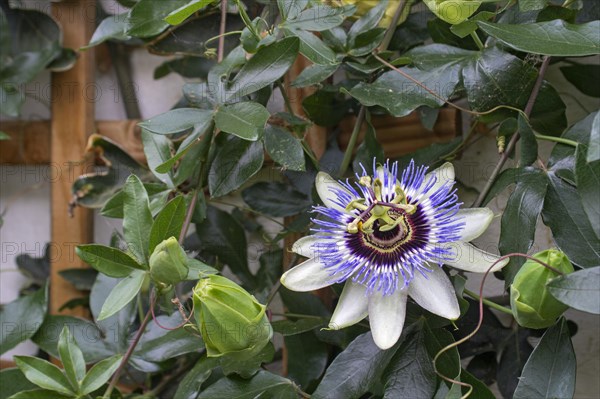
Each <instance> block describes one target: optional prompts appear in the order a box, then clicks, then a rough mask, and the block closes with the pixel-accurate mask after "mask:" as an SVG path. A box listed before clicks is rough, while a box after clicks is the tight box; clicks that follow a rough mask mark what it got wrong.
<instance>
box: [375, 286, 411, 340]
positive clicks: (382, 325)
mask: <svg viewBox="0 0 600 399" xmlns="http://www.w3.org/2000/svg"><path fill="white" fill-rule="evenodd" d="M406 298H407V290H396V292H394V293H393V294H391V295H385V296H384V295H382V294H381V293H380V292H379V291H376V292H374V293H373V294H372V295H371V296H370V297H369V324H370V325H371V333H372V334H373V340H374V341H375V344H376V345H377V346H378V347H379V348H380V349H389V348H391V347H392V346H394V344H395V343H396V342H398V338H400V334H402V327H404V318H405V316H406Z"/></svg>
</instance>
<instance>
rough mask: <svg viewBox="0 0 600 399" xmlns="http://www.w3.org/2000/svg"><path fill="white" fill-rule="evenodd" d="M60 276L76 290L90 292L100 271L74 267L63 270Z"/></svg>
mask: <svg viewBox="0 0 600 399" xmlns="http://www.w3.org/2000/svg"><path fill="white" fill-rule="evenodd" d="M58 274H60V276H61V277H62V278H64V279H65V280H67V281H68V282H69V283H71V284H72V285H73V286H74V287H75V288H76V289H78V290H80V291H89V290H91V289H92V285H94V281H95V280H96V276H98V271H96V270H94V269H90V268H87V267H86V268H80V267H74V268H71V269H64V270H61V271H59V272H58Z"/></svg>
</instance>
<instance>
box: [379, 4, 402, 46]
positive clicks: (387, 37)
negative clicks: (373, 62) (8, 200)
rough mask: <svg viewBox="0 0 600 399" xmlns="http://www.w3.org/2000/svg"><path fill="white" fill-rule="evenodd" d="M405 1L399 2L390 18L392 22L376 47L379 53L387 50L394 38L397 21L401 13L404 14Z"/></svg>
mask: <svg viewBox="0 0 600 399" xmlns="http://www.w3.org/2000/svg"><path fill="white" fill-rule="evenodd" d="M406 1H407V0H400V3H398V8H396V13H395V14H394V16H393V17H392V22H390V26H388V29H387V31H386V32H385V36H384V37H383V40H382V41H381V44H380V45H379V47H378V49H379V51H385V50H387V48H388V46H389V45H390V42H391V41H392V38H393V37H394V33H395V32H396V27H397V25H398V21H400V17H402V13H403V12H404V7H406Z"/></svg>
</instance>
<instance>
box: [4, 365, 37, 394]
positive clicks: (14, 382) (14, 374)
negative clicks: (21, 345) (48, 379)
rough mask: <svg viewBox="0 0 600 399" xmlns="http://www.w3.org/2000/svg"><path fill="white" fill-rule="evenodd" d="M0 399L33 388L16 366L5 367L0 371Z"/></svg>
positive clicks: (34, 386)
mask: <svg viewBox="0 0 600 399" xmlns="http://www.w3.org/2000/svg"><path fill="white" fill-rule="evenodd" d="M0 387H2V390H1V391H0V399H8V398H9V397H11V396H13V395H14V394H17V393H19V392H23V391H27V390H30V389H35V388H36V387H37V386H36V385H34V384H32V383H31V382H30V381H29V380H28V379H27V378H25V376H24V375H23V373H22V372H21V370H19V369H18V368H10V369H9V368H6V369H3V370H1V371H0Z"/></svg>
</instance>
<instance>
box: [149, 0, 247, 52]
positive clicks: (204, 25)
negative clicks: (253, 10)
mask: <svg viewBox="0 0 600 399" xmlns="http://www.w3.org/2000/svg"><path fill="white" fill-rule="evenodd" d="M216 11H217V9H216V7H214V8H212V9H211V10H203V11H202V12H200V13H198V14H196V15H194V17H193V18H190V19H188V20H187V21H185V23H182V24H181V25H178V26H171V27H170V28H169V29H168V31H166V32H163V33H162V34H160V35H158V36H156V37H155V38H153V39H151V40H150V41H149V42H147V43H146V45H145V46H146V48H147V49H148V51H149V52H150V53H152V54H157V55H162V56H173V55H185V56H194V57H206V51H207V50H208V49H210V48H213V47H216V44H217V42H216V41H215V40H214V38H215V36H217V35H219V25H220V20H221V18H219V16H218V15H215V14H216V13H215V12H216ZM243 28H244V22H243V21H242V19H241V18H240V17H239V15H238V14H237V13H235V14H232V13H228V15H227V31H228V32H234V31H237V30H242V29H243ZM209 40H211V41H210V42H209ZM238 44H239V36H237V35H228V36H226V37H225V54H227V53H229V52H230V51H231V49H233V48H234V47H235V46H237V45H238ZM207 61H208V60H207Z"/></svg>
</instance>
